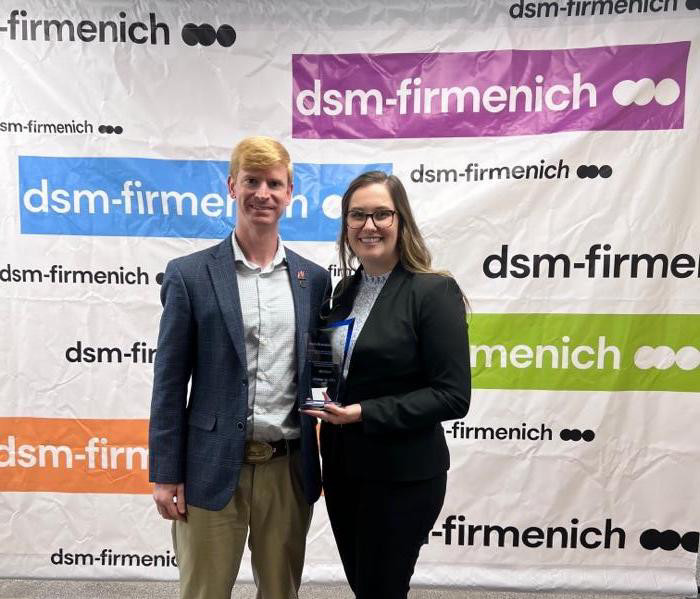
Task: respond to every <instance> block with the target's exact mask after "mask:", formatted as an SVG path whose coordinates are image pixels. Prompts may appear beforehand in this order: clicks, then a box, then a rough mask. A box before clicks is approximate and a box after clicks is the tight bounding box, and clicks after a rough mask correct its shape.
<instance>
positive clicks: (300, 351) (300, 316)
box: [285, 248, 311, 375]
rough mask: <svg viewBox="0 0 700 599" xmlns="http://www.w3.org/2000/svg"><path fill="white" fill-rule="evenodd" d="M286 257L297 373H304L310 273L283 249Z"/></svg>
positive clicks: (292, 255)
mask: <svg viewBox="0 0 700 599" xmlns="http://www.w3.org/2000/svg"><path fill="white" fill-rule="evenodd" d="M285 254H286V256H287V274H288V275H289V284H290V286H291V288H292V298H293V299H294V340H295V344H296V350H297V372H298V373H299V375H301V373H302V372H303V371H304V363H305V362H306V334H305V333H306V332H307V331H308V330H309V314H310V311H311V305H310V300H309V293H310V287H309V286H310V285H311V273H310V272H307V271H306V270H305V269H304V264H303V263H302V261H301V259H300V258H299V256H297V255H296V254H295V253H294V252H292V251H291V250H288V249H287V248H285Z"/></svg>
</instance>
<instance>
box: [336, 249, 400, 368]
mask: <svg viewBox="0 0 700 599" xmlns="http://www.w3.org/2000/svg"><path fill="white" fill-rule="evenodd" d="M358 274H359V269H358V272H356V273H355V275H356V276H357V275H358ZM408 274H409V273H408V271H407V270H406V269H405V268H404V267H403V266H402V265H401V262H397V264H396V266H394V269H393V270H392V271H391V274H389V278H388V279H387V280H386V283H384V286H383V287H382V290H381V291H380V292H379V295H378V296H377V299H376V300H374V304H372V308H371V309H370V311H369V314H368V315H367V319H366V320H365V324H364V325H363V326H362V330H361V331H360V332H359V334H358V335H357V338H356V339H355V350H356V349H357V347H358V346H361V345H362V343H363V342H364V341H365V340H366V339H367V337H370V336H371V334H372V327H373V320H374V319H376V318H379V317H380V315H383V316H384V317H386V315H385V314H384V313H383V312H382V311H381V308H380V305H381V303H382V301H384V299H386V298H387V297H390V296H391V295H392V294H395V293H396V292H397V291H398V290H399V289H400V287H401V284H402V283H403V281H404V280H405V279H406V277H407V276H408ZM360 276H361V275H360ZM353 283H354V282H353ZM358 283H359V278H358ZM355 295H357V291H356V290H355V292H354V295H353V296H352V299H351V301H350V305H351V306H352V303H353V302H354V299H355ZM348 313H349V311H348ZM355 350H353V351H355ZM352 365H353V363H352V358H351V359H350V366H349V367H348V377H347V378H348V379H349V378H350V375H351V374H352V372H353V368H352Z"/></svg>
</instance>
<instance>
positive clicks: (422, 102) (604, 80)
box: [292, 42, 690, 139]
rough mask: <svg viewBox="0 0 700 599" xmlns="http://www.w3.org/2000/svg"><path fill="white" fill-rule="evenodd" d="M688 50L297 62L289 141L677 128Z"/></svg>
mask: <svg viewBox="0 0 700 599" xmlns="http://www.w3.org/2000/svg"><path fill="white" fill-rule="evenodd" d="M689 50H690V42H672V43H664V44H644V45H630V46H605V47H599V48H570V49H563V50H493V51H484V52H449V53H432V54H429V53H422V54H418V53H416V54H295V55H294V56H293V57H292V76H293V107H292V110H293V117H292V119H293V121H292V134H293V137H298V138H310V139H379V138H397V137H486V136H487V137H499V136H509V135H538V134H544V133H556V132H559V131H640V130H660V129H682V128H683V115H684V109H685V79H686V67H687V63H688V53H689Z"/></svg>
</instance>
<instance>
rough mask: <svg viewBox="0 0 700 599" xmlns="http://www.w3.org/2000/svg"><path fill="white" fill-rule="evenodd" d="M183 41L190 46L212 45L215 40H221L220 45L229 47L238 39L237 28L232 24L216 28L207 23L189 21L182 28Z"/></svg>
mask: <svg viewBox="0 0 700 599" xmlns="http://www.w3.org/2000/svg"><path fill="white" fill-rule="evenodd" d="M182 41H183V42H185V43H186V44H187V45H188V46H196V45H197V44H201V45H202V46H211V45H212V44H213V43H214V42H219V45H220V46H223V47H224V48H229V47H230V46H233V44H234V42H235V41H236V30H235V29H234V28H233V27H231V25H221V26H220V27H219V28H218V29H214V27H212V26H211V25H209V24H207V23H202V24H201V25H195V24H194V23H187V24H185V26H184V27H183V28H182Z"/></svg>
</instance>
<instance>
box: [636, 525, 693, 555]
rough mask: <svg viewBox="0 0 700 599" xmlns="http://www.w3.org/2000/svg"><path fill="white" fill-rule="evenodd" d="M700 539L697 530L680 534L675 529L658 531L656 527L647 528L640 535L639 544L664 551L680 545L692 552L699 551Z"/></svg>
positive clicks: (646, 547) (651, 549)
mask: <svg viewBox="0 0 700 599" xmlns="http://www.w3.org/2000/svg"><path fill="white" fill-rule="evenodd" d="M699 541H700V533H698V532H697V531H692V532H687V533H685V534H684V535H680V534H679V533H677V532H676V531H675V530H664V531H663V532H662V531H658V530H656V529H655V528H649V529H647V530H645V531H644V532H643V533H642V534H641V535H640V537H639V544H640V545H641V546H642V547H644V549H648V550H649V551H653V550H654V549H663V550H664V551H673V550H674V549H678V547H683V549H685V550H686V551H690V553H697V552H698V542H699Z"/></svg>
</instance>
